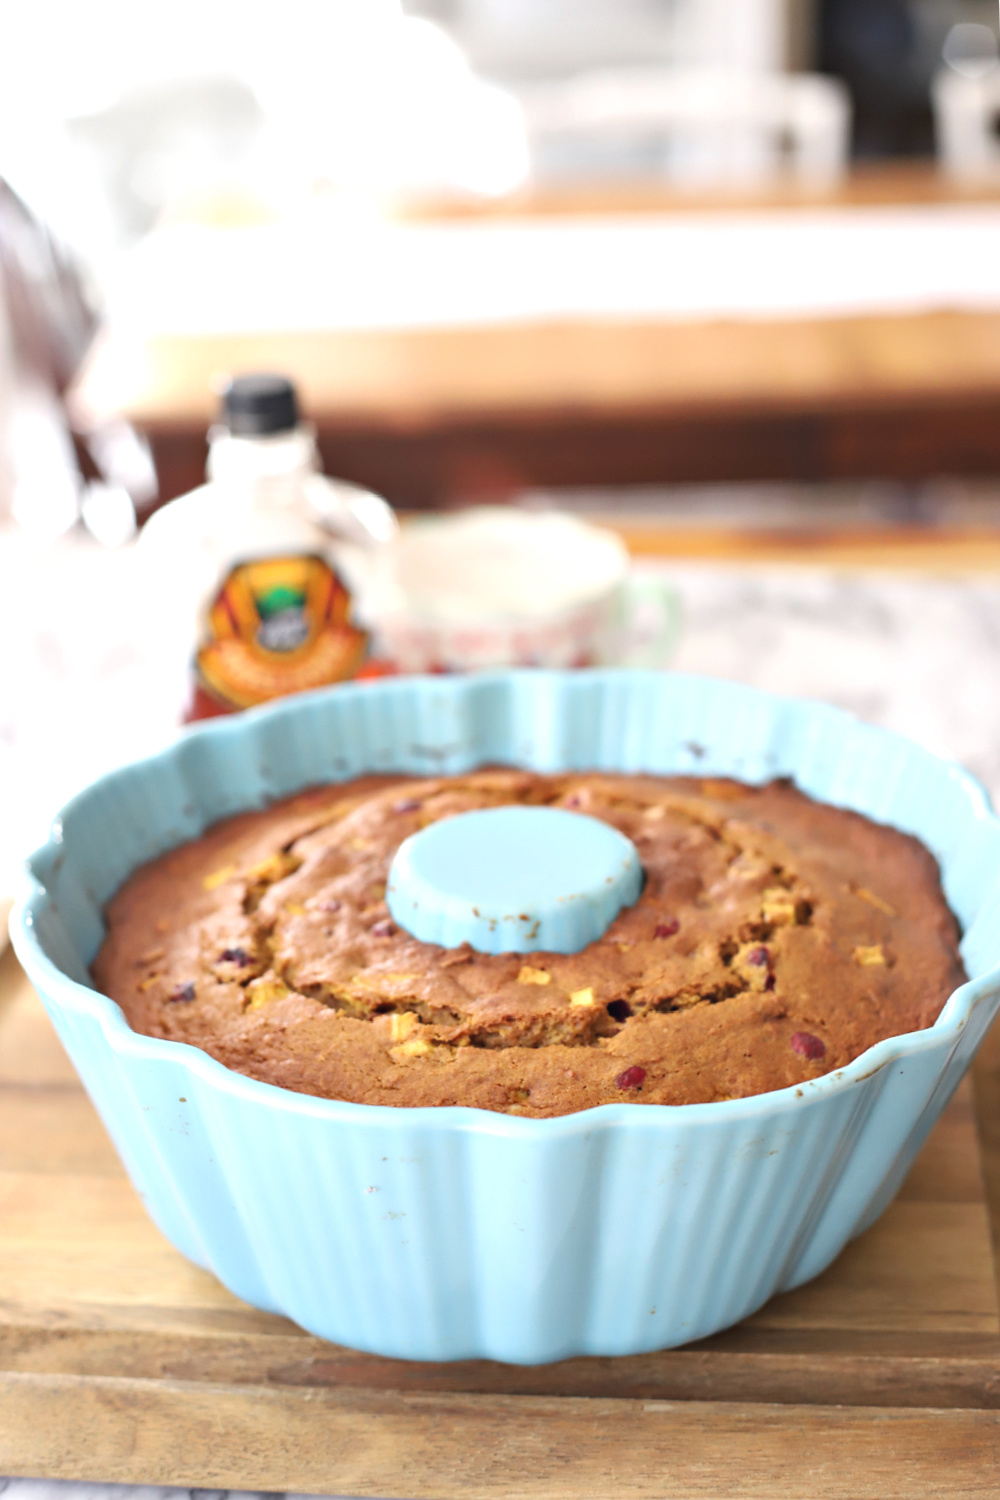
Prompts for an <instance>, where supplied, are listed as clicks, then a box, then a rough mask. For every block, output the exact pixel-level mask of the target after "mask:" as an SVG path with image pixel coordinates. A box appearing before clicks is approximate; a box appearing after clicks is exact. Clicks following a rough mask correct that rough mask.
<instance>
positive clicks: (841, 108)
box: [520, 68, 851, 185]
mask: <svg viewBox="0 0 1000 1500" xmlns="http://www.w3.org/2000/svg"><path fill="white" fill-rule="evenodd" d="M520 98H521V104H522V108H523V110H524V117H525V123H526V128H527V133H528V142H529V153H530V158H531V170H532V175H533V176H534V177H535V179H536V180H539V179H541V180H546V179H549V180H551V179H552V178H558V177H566V176H573V177H577V178H579V177H586V176H607V175H608V171H609V169H610V170H611V171H614V170H616V168H617V170H624V171H626V172H628V170H629V166H630V165H631V168H632V172H633V175H636V174H638V173H641V174H642V175H649V174H650V172H655V173H656V174H657V175H660V176H666V177H668V178H671V179H675V180H680V181H693V182H723V183H726V182H729V183H739V182H745V181H750V182H752V181H760V180H766V179H767V178H769V177H773V176H776V175H778V174H780V173H782V172H786V171H789V170H790V171H791V172H792V173H793V174H794V175H795V176H796V177H797V178H799V179H800V180H802V181H806V182H809V183H816V184H820V185H822V184H828V183H830V182H834V181H836V180H837V179H838V178H839V177H840V176H841V175H842V174H843V172H844V171H845V169H846V166H847V162H848V156H849V149H850V126H851V108H850V101H849V97H848V93H847V90H846V89H845V88H844V86H843V85H842V84H841V83H840V82H839V81H838V80H836V79H833V78H825V77H821V76H820V75H818V74H778V73H771V74H755V73H750V72H745V73H744V72H739V73H730V72H726V73H722V72H711V71H701V70H698V71H683V70H677V69H672V68H656V69H620V70H600V71H598V70H594V71H592V72H588V73H583V74H580V75H578V76H577V77H575V78H572V79H568V80H566V81H562V82H554V83H549V84H546V85H544V86H539V87H536V88H533V89H531V90H524V91H522V93H521V95H520Z"/></svg>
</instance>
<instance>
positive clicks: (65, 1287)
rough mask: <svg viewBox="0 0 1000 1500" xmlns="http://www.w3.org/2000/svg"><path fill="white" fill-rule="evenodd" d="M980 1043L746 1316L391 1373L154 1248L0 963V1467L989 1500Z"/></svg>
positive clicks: (381, 1487)
mask: <svg viewBox="0 0 1000 1500" xmlns="http://www.w3.org/2000/svg"><path fill="white" fill-rule="evenodd" d="M990 1045H991V1044H987V1047H988V1049H989V1048H990ZM994 1053H1000V1048H998V1047H997V1046H996V1045H995V1044H993V1046H992V1051H987V1055H986V1056H985V1057H984V1059H983V1060H982V1062H981V1065H979V1072H978V1075H977V1090H978V1093H977V1095H974V1093H973V1089H972V1087H971V1085H969V1084H967V1085H965V1086H964V1087H963V1089H962V1091H961V1093H960V1094H959V1096H958V1098H957V1099H956V1100H955V1102H954V1103H953V1104H952V1106H951V1108H950V1109H949V1110H948V1112H947V1114H946V1115H945V1117H944V1118H943V1120H942V1121H941V1123H940V1125H939V1126H938V1128H937V1130H936V1131H935V1133H934V1135H933V1136H932V1138H931V1140H930V1141H929V1143H928V1145H927V1147H926V1148H925V1150H924V1152H923V1154H922V1156H921V1157H920V1160H919V1161H918V1162H917V1164H916V1166H915V1167H914V1169H913V1171H912V1173H911V1174H910V1177H909V1179H908V1180H907V1182H906V1184H905V1186H904V1188H903V1190H902V1192H901V1193H900V1195H899V1197H898V1199H897V1200H896V1202H895V1203H894V1204H893V1205H892V1206H891V1207H890V1209H889V1210H888V1212H887V1213H886V1214H885V1216H884V1217H883V1218H882V1219H881V1220H880V1222H879V1223H878V1224H877V1225H876V1226H875V1227H874V1228H873V1229H872V1230H870V1231H869V1232H868V1234H866V1235H865V1236H864V1237H863V1238H862V1239H860V1240H858V1241H856V1242H855V1243H854V1244H852V1245H851V1246H849V1247H848V1249H847V1250H846V1251H845V1253H844V1254H843V1255H842V1256H841V1258H840V1260H839V1261H838V1262H837V1263H836V1265H835V1266H833V1267H832V1268H831V1269H830V1270H829V1271H827V1272H826V1273H825V1275H823V1276H821V1277H820V1278H819V1279H818V1280H817V1281H815V1282H813V1283H812V1284H811V1285H810V1286H807V1287H804V1288H802V1289H800V1290H798V1291H796V1292H792V1293H789V1294H788V1295H786V1296H783V1297H779V1298H776V1299H775V1300H774V1301H773V1302H771V1303H770V1304H769V1305H768V1306H767V1307H765V1308H764V1309H763V1310H762V1311H761V1312H760V1313H758V1314H757V1315H756V1316H755V1317H753V1318H751V1319H749V1320H748V1321H747V1322H746V1323H744V1324H742V1325H741V1326H740V1327H738V1328H735V1329H733V1330H731V1331H730V1332H728V1333H724V1334H720V1335H718V1336H717V1337H715V1338H712V1339H706V1340H704V1341H702V1342H701V1343H698V1344H695V1345H691V1346H689V1347H687V1348H685V1349H679V1350H673V1351H668V1352H665V1353H662V1354H654V1355H643V1356H639V1357H635V1358H627V1359H575V1360H569V1361H567V1362H565V1363H562V1364H558V1365H553V1366H546V1367H542V1368H534V1369H520V1368H514V1367H509V1366H502V1365H494V1364H489V1363H486V1362H468V1363H464V1364H453V1365H420V1364H407V1363H402V1362H398V1361H394V1360H387V1359H379V1358H375V1357H372V1356H369V1355H362V1354H356V1353H353V1352H351V1351H350V1350H346V1349H341V1348H338V1347H335V1346H333V1345H329V1344H325V1343H323V1342H322V1341H321V1340H319V1339H315V1338H311V1337H310V1336H308V1335H307V1334H305V1333H302V1332H301V1331H300V1330H299V1329H297V1328H296V1327H294V1325H292V1324H291V1323H289V1322H287V1321H285V1320H284V1319H282V1318H278V1317H273V1316H270V1315H268V1314H264V1313H260V1312H257V1311H255V1310H254V1309H252V1308H249V1307H247V1306H245V1305H244V1304H243V1303H240V1302H238V1301H237V1300H236V1299H235V1298H234V1297H232V1296H230V1295H229V1293H228V1292H226V1291H224V1290H223V1288H222V1287H221V1286H219V1284H218V1283H217V1282H216V1281H215V1280H214V1279H213V1277H211V1276H210V1275H208V1274H207V1273H205V1272H203V1271H200V1270H198V1269H196V1268H195V1267H194V1266H191V1265H189V1264H188V1263H187V1262H186V1261H185V1260H183V1259H182V1258H181V1256H180V1255H178V1254H177V1252H176V1251H175V1250H173V1249H172V1247H171V1246H170V1245H168V1244H167V1242H166V1241H165V1240H164V1239H163V1238H162V1237H161V1236H160V1234H159V1233H158V1232H157V1230H156V1229H154V1228H153V1226H152V1224H151V1223H150V1222H149V1220H148V1219H147V1218H146V1216H145V1213H144V1211H143V1209H142V1206H141V1204H140V1202H139V1200H138V1199H137V1197H136V1195H135V1194H134V1193H133V1191H132V1189H131V1187H130V1186H129V1184H128V1182H127V1181H126V1179H125V1177H124V1174H123V1172H122V1170H121V1167H120V1166H119V1164H118V1160H117V1158H116V1156H115V1154H114V1152H113V1150H112V1148H111V1145H110V1143H109V1142H108V1139H107V1137H106V1135H105V1134H104V1131H103V1129H102V1127H101V1125H100V1123H99V1121H98V1119H97V1116H96V1114H95V1113H94V1111H93V1109H92V1108H91V1106H90V1103H89V1101H88V1099H87V1097H86V1095H85V1093H84V1092H83V1090H82V1088H81V1087H80V1085H79V1084H78V1082H77V1081H76V1076H75V1074H74V1072H73V1070H72V1068H71V1066H70V1064H69V1062H68V1060H67V1058H66V1056H65V1054H64V1052H63V1051H62V1049H61V1047H60V1044H59V1042H58V1041H57V1039H56V1037H55V1034H54V1032H53V1030H52V1028H51V1026H50V1024H49V1022H48V1020H47V1018H46V1016H45V1014H44V1012H43V1010H42V1008H41V1006H40V1004H39V1002H38V1001H37V999H36V998H35V996H34V994H33V993H32V991H31V989H30V988H29V986H28V984H27V982H26V980H25V979H24V977H23V975H22V974H21V972H20V970H19V969H18V967H17V964H16V961H15V960H14V957H13V954H12V953H11V952H9V951H8V952H7V953H6V954H4V955H3V956H2V957H0V1474H8V1475H33V1476H42V1477H51V1478H75V1479H87V1480H119V1481H124V1482H127V1483H132V1484H136V1483H138V1484H176V1485H183V1486H198V1487H201V1488H205V1487H211V1488H240V1489H262V1490H296V1491H314V1492H320V1493H322V1492H326V1493H337V1494H348V1495H358V1496H361V1495H376V1496H387V1497H389V1496H393V1497H397V1496H398V1497H413V1500H416V1497H425V1496H426V1497H440V1500H450V1497H453V1496H454V1497H459V1496H461V1497H463V1500H468V1497H477V1496H484V1497H494V1496H496V1497H500V1496H505V1497H506V1496H510V1495H518V1496H527V1497H531V1500H535V1497H567V1500H568V1497H573V1500H578V1497H583V1496H587V1497H591V1496H604V1495H607V1494H610V1493H612V1491H613V1493H614V1494H615V1497H616V1500H628V1497H633V1496H636V1497H638V1496H643V1497H646V1496H648V1497H654V1496H655V1497H659V1500H662V1497H664V1496H668V1495H669V1496H676V1497H687V1496H692V1497H693V1496H699V1497H705V1496H716V1495H717V1496H720V1497H722V1496H725V1497H730V1496H761V1497H764V1496H766V1497H768V1500H773V1497H775V1496H786V1495H796V1496H805V1495H808V1496H810V1497H820V1500H821V1497H826V1496H837V1497H843V1496H847V1495H850V1496H852V1497H854V1496H857V1497H861V1496H869V1495H871V1496H902V1495H909V1494H912V1495H925V1494H930V1493H933V1494H934V1495H942V1496H949V1497H951V1496H972V1495H995V1494H996V1493H997V1491H998V1489H1000V1414H998V1410H997V1408H998V1407H1000V1316H998V1303H997V1291H996V1280H995V1266H994V1255H993V1244H992V1236H991V1211H990V1204H991V1202H992V1196H991V1195H990V1194H988V1193H987V1186H986V1183H984V1172H983V1168H984V1166H985V1169H986V1172H985V1176H986V1179H987V1181H988V1183H989V1186H990V1188H992V1187H993V1186H994V1185H995V1184H994V1182H993V1179H994V1177H996V1176H997V1171H996V1162H997V1161H998V1160H1000V1153H998V1152H997V1150H996V1147H997V1128H996V1125H995V1123H994V1122H995V1121H996V1120H997V1118H998V1115H997V1110H996V1108H995V1107H994V1097H995V1094H996V1092H997V1076H998V1065H997V1063H995V1062H994V1059H993V1054H994ZM977 1115H978V1118H979V1119H980V1121H981V1126H982V1128H981V1130H980V1133H979V1135H977Z"/></svg>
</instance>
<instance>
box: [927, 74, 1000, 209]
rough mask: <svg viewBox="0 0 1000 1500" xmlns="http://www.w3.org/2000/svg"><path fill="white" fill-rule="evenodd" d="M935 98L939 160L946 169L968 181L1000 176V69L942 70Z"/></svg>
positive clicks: (935, 123)
mask: <svg viewBox="0 0 1000 1500" xmlns="http://www.w3.org/2000/svg"><path fill="white" fill-rule="evenodd" d="M932 98H933V102H934V131H935V136H936V139H937V151H938V160H939V162H940V164H941V166H942V168H943V169H944V171H945V172H947V173H948V175H949V176H950V177H954V178H957V179H958V180H960V181H965V182H975V181H980V182H981V181H988V180H990V179H991V178H993V179H996V178H997V177H1000V136H998V134H997V131H998V127H1000V68H996V69H994V70H992V71H990V72H987V73H984V74H982V75H981V76H979V77H969V76H967V75H966V76H963V75H962V74H961V73H956V72H954V71H953V70H952V69H951V68H948V69H946V70H945V69H942V71H941V72H940V73H939V74H938V75H937V77H936V78H935V80H934V85H933V90H932Z"/></svg>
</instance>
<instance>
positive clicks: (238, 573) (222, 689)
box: [196, 556, 368, 709]
mask: <svg viewBox="0 0 1000 1500" xmlns="http://www.w3.org/2000/svg"><path fill="white" fill-rule="evenodd" d="M350 616H351V596H350V594H349V593H348V591H347V589H346V588H345V587H344V585H343V583H342V582H341V581H340V578H339V577H338V576H337V574H336V573H335V572H334V570H333V569H332V568H331V567H330V565H329V563H327V562H325V561H324V560H323V558H321V557H309V556H306V557H269V558H266V559H262V560H260V561H256V562H246V563H239V564H238V565H237V566H236V567H234V568H233V569H232V571H231V572H230V573H229V575H228V576H227V578H226V580H225V582H224V583H223V585H222V587H221V588H220V589H219V592H218V594H217V595H216V596H215V599H214V600H213V602H212V604H211V607H210V608H209V611H208V622H207V629H206V632H205V636H204V638H203V641H202V645H201V647H200V649H199V651H198V654H197V657H196V669H197V676H198V685H199V687H200V688H201V689H202V690H203V692H205V693H207V694H208V696H209V697H210V698H211V699H214V700H215V702H216V703H218V704H219V705H220V707H222V708H226V709H239V708H252V707H253V705H254V704H255V703H266V702H267V701H268V699H270V698H280V697H282V696H283V695H284V694H285V693H300V692H303V691H304V690H305V689H307V688H316V687H325V686H326V685H327V684H328V683H331V682H342V681H343V680H344V679H345V678H348V677H354V676H355V675H356V674H357V672H358V670H359V668H360V667H361V666H362V664H363V662H364V660H365V656H366V654H367V650H368V636H367V634H366V632H365V631H363V630H358V629H357V628H356V627H355V626H354V625H352V624H351V623H350Z"/></svg>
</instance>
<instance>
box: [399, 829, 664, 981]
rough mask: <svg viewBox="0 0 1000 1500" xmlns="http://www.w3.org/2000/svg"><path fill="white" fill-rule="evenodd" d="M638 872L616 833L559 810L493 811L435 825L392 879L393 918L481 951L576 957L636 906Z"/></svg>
mask: <svg viewBox="0 0 1000 1500" xmlns="http://www.w3.org/2000/svg"><path fill="white" fill-rule="evenodd" d="M641 890H642V866H641V865H640V864H639V856H638V854H637V853H636V850H635V845H634V844H633V843H632V841H631V839H627V838H626V837H625V835H624V834H623V833H619V832H618V830H617V828H612V827H611V826H610V824H608V823H602V822H601V821H600V820H599V819H598V818H588V817H586V816H584V815H583V814H582V813H573V812H566V811H565V810H563V809H562V808H558V807H521V806H513V807H495V808H488V809H486V810H484V811H482V812H470V813H458V814H457V815H456V816H455V817H452V818H443V819H442V820H441V821H440V822H439V823H432V824H431V825H430V826H429V827H428V828H424V829H422V830H421V832H420V833H415V834H414V835H413V837H412V838H408V839H407V840H406V841H405V843H403V844H401V845H400V847H399V849H398V850H397V852H396V857H395V859H394V860H393V862H392V868H391V869H390V871H389V883H388V887H387V890H386V900H387V902H388V905H389V910H390V912H391V913H392V916H393V920H394V921H395V922H397V923H398V924H399V926H400V927H404V928H405V929H406V931H407V932H409V933H412V935H413V936H414V937H416V938H420V940H421V941H422V942H425V943H440V945H441V946H442V947H443V948H457V947H458V946H459V944H461V943H469V944H470V946H471V947H473V948H476V949H478V950H479V952H480V953H534V952H538V951H544V952H548V953H578V952H579V951H580V949H581V948H585V947H586V946H587V944H588V943H592V942H594V941H595V940H596V939H597V938H599V937H602V936H603V935H604V933H605V932H606V931H607V929H608V928H609V927H610V925H611V923H612V922H613V921H614V919H615V917H617V915H618V913H619V912H620V911H621V909H622V907H624V906H631V904H632V903H633V901H636V900H638V897H639V893H640V891H641Z"/></svg>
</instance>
